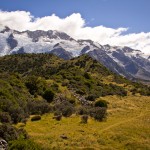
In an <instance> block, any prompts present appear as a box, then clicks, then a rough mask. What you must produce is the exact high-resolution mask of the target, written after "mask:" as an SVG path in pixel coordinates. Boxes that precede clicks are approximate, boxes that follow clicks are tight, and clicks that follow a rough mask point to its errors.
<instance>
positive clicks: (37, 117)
mask: <svg viewBox="0 0 150 150" xmlns="http://www.w3.org/2000/svg"><path fill="white" fill-rule="evenodd" d="M38 120H41V116H39V115H35V116H33V117H32V118H31V121H38Z"/></svg>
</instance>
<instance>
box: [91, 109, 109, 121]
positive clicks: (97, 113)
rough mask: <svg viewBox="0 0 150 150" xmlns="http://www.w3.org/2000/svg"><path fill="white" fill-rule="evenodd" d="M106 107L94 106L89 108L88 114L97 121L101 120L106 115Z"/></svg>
mask: <svg viewBox="0 0 150 150" xmlns="http://www.w3.org/2000/svg"><path fill="white" fill-rule="evenodd" d="M106 110H107V109H106V108H105V107H95V108H91V109H90V110H89V114H90V116H91V117H93V118H94V119H95V120H97V121H103V120H104V119H105V118H106V116H107V111H106Z"/></svg>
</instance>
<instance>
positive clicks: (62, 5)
mask: <svg viewBox="0 0 150 150" xmlns="http://www.w3.org/2000/svg"><path fill="white" fill-rule="evenodd" d="M0 9H1V10H2V11H15V10H25V11H29V12H31V14H32V15H34V16H35V17H43V16H47V15H51V14H53V13H55V14H56V15H58V16H59V17H66V16H68V15H70V14H72V13H80V14H81V15H82V17H83V18H84V19H85V20H86V24H87V26H98V25H103V26H106V27H112V28H118V27H125V28H126V27H128V28H129V30H128V32H142V31H144V32H149V31H150V19H149V14H150V0H0Z"/></svg>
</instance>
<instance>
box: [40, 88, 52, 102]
mask: <svg viewBox="0 0 150 150" xmlns="http://www.w3.org/2000/svg"><path fill="white" fill-rule="evenodd" d="M54 95H55V94H54V92H53V91H52V90H51V89H47V90H46V91H45V92H44V94H43V98H44V99H46V100H47V102H48V103H51V102H52V101H53V99H54Z"/></svg>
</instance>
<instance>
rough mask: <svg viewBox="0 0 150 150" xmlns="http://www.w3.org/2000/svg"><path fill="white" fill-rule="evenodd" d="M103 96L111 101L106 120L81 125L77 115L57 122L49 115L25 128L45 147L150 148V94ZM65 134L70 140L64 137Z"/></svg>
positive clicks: (74, 149) (99, 149)
mask: <svg viewBox="0 0 150 150" xmlns="http://www.w3.org/2000/svg"><path fill="white" fill-rule="evenodd" d="M103 99H105V100H107V101H108V102H109V108H108V119H107V120H106V121H105V122H97V121H95V120H93V119H92V118H89V120H88V124H81V123H80V117H79V116H76V115H72V116H71V117H70V118H62V120H61V121H56V120H54V119H52V117H53V115H52V114H46V115H44V116H42V120H40V121H36V122H31V121H28V122H27V124H26V127H25V129H26V130H27V132H28V133H29V135H30V137H31V138H32V139H33V140H34V141H35V142H37V143H39V144H40V145H41V146H42V147H43V148H45V149H72V150H76V149H84V150H85V149H86V150H88V149H89V150H92V149H93V150H116V149H119V150H128V149H129V150H130V149H131V150H137V149H139V150H149V149H150V110H149V108H150V97H144V96H134V97H133V96H128V97H124V98H120V97H117V96H107V97H104V98H103ZM63 134H64V135H66V136H67V137H68V139H66V140H65V139H62V138H61V137H60V136H61V135H63Z"/></svg>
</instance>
